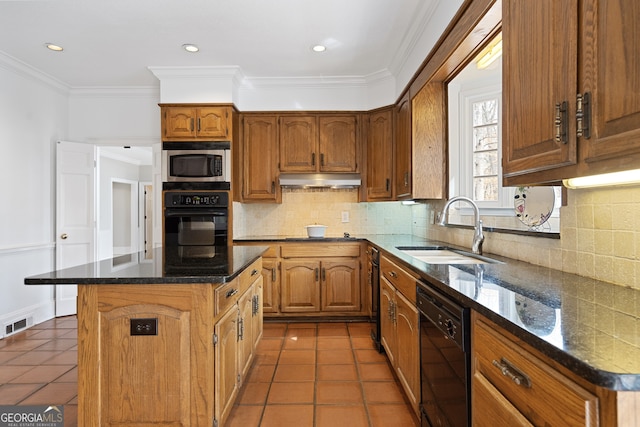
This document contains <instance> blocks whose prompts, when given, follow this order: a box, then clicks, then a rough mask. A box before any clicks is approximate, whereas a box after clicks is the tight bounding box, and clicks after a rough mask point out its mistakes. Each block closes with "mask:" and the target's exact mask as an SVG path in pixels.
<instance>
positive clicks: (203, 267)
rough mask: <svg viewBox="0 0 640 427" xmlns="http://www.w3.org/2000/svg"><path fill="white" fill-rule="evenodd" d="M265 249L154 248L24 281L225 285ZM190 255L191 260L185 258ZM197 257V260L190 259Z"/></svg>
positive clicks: (48, 283)
mask: <svg viewBox="0 0 640 427" xmlns="http://www.w3.org/2000/svg"><path fill="white" fill-rule="evenodd" d="M266 249H267V247H260V246H229V247H227V246H220V247H215V248H212V247H206V253H202V252H201V251H200V252H199V253H198V254H193V253H192V254H184V253H178V252H177V250H174V251H169V250H165V249H163V248H156V249H154V250H153V251H152V252H150V253H148V254H146V253H144V252H139V253H133V254H129V255H121V256H117V257H114V258H111V259H107V260H103V261H98V262H93V263H90V264H84V265H80V266H77V267H70V268H65V269H62V270H57V271H52V272H50V273H44V274H39V275H36V276H31V277H27V278H25V279H24V283H25V284H26V285H51V284H77V285H87V284H91V285H95V284H98V285H131V284H179V283H226V282H229V281H231V280H233V279H234V278H235V277H236V276H237V275H238V274H240V273H241V272H242V271H243V270H245V269H246V268H247V267H248V266H249V265H250V264H251V263H253V262H254V261H255V260H256V259H258V258H259V257H260V256H262V253H263V252H264V251H265V250H266ZM185 255H190V256H185ZM193 255H198V256H193Z"/></svg>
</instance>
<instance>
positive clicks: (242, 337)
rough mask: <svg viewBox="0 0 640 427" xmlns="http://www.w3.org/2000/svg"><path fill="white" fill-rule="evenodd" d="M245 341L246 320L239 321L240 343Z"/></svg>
mask: <svg viewBox="0 0 640 427" xmlns="http://www.w3.org/2000/svg"><path fill="white" fill-rule="evenodd" d="M243 340H244V319H239V320H238V341H243Z"/></svg>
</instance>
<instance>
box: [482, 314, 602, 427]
mask: <svg viewBox="0 0 640 427" xmlns="http://www.w3.org/2000/svg"><path fill="white" fill-rule="evenodd" d="M496 328H497V326H495V325H491V324H489V323H488V322H485V321H484V320H482V319H479V318H477V319H475V320H474V330H473V346H474V358H473V369H474V380H475V379H476V378H477V377H478V376H480V375H481V376H482V377H484V378H486V379H487V380H488V382H489V383H490V384H491V385H492V386H493V387H495V389H497V390H498V391H499V392H500V393H501V394H502V395H503V396H504V397H505V398H506V399H507V400H508V401H509V402H511V404H512V405H513V406H514V407H515V408H517V409H518V410H519V411H520V412H521V413H522V414H523V415H524V416H525V417H526V418H527V419H528V420H529V421H530V422H531V423H532V424H534V425H562V426H596V425H598V417H597V414H598V399H597V397H596V396H595V395H593V394H591V393H589V392H588V391H587V390H585V389H584V388H582V387H581V386H579V385H578V384H576V383H575V382H573V381H572V380H570V379H569V378H568V377H566V376H564V375H563V374H561V373H560V372H558V371H556V370H555V369H553V368H552V367H551V366H549V365H548V364H546V363H545V362H544V361H542V360H541V359H539V358H538V357H536V356H534V355H533V354H531V353H530V352H528V351H527V350H525V349H524V348H522V347H521V346H520V345H518V343H517V341H516V340H515V339H514V340H511V339H509V338H507V337H506V336H505V335H502V334H501V333H499V332H497V331H496ZM517 382H520V384H518V383H517ZM476 386H477V385H474V389H475V387H476Z"/></svg>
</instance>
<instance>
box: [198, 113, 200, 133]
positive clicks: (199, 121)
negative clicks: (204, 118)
mask: <svg viewBox="0 0 640 427" xmlns="http://www.w3.org/2000/svg"><path fill="white" fill-rule="evenodd" d="M198 132H200V117H198Z"/></svg>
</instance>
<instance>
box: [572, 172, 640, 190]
mask: <svg viewBox="0 0 640 427" xmlns="http://www.w3.org/2000/svg"><path fill="white" fill-rule="evenodd" d="M562 183H563V184H564V186H565V187H567V188H590V187H604V186H607V185H625V184H637V183H640V169H633V170H628V171H622V172H613V173H605V174H602V175H591V176H583V177H579V178H570V179H565V180H563V181H562Z"/></svg>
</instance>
